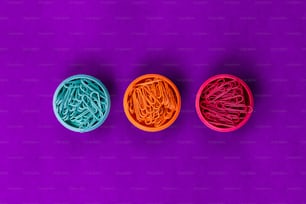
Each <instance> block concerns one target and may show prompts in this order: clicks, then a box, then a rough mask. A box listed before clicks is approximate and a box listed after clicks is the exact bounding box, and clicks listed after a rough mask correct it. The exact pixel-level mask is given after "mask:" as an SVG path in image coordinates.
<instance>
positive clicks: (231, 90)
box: [195, 74, 254, 132]
mask: <svg viewBox="0 0 306 204" xmlns="http://www.w3.org/2000/svg"><path fill="white" fill-rule="evenodd" d="M195 107H196V112H197V115H198V116H199V118H200V120H201V121H202V122H203V123H204V124H205V125H206V126H207V127H209V128H211V129H213V130H215V131H219V132H230V131H234V130H237V129H239V128H241V127H242V126H243V125H245V124H246V123H247V121H248V120H249V118H250V117H251V114H252V112H253V108H254V99H253V94H252V92H251V89H250V88H249V87H248V85H247V84H246V83H245V82H244V81H243V80H242V79H240V78H238V77H236V76H233V75H229V74H220V75H216V76H213V77H211V78H209V79H208V80H207V81H205V82H204V83H203V84H202V85H201V87H200V89H199V90H198V92H197V95H196V101H195Z"/></svg>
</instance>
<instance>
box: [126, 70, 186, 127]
mask: <svg viewBox="0 0 306 204" xmlns="http://www.w3.org/2000/svg"><path fill="white" fill-rule="evenodd" d="M123 108H124V112H125V114H126V116H127V118H128V120H129V121H130V122H131V123H132V124H133V125H134V126H135V127H137V128H139V129H141V130H144V131H148V132H157V131H161V130H164V129H166V128H168V127H169V126H170V125H172V124H173V123H174V121H175V120H176V119H177V117H178V115H179V113H180V110H181V96H180V93H179V90H178V88H177V87H176V86H175V84H174V83H173V82H172V81H171V80H170V79H168V78H166V77H164V76H162V75H159V74H146V75H142V76H140V77H138V78H136V79H135V80H134V81H133V82H132V83H131V84H130V85H129V86H128V88H127V89H126V91H125V94H124V98H123Z"/></svg>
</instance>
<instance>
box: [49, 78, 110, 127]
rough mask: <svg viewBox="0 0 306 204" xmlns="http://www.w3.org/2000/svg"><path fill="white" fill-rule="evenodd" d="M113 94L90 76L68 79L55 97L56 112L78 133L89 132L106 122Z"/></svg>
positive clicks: (61, 120)
mask: <svg viewBox="0 0 306 204" xmlns="http://www.w3.org/2000/svg"><path fill="white" fill-rule="evenodd" d="M110 106H111V101H110V95H109V92H108V90H107V89H106V87H105V86H104V84H103V83H102V82H101V81H100V80H98V79H96V78H95V77H92V76H89V75H84V74H80V75H75V76H71V77H69V78H67V79H65V80H64V81H63V82H62V83H61V84H60V85H59V86H58V87H57V89H56V91H55V93H54V96H53V111H54V113H55V116H56V118H57V119H58V121H59V122H60V123H61V124H62V125H63V126H64V127H66V128H67V129H69V130H72V131H75V132H89V131H92V130H94V129H96V128H98V127H99V126H100V125H102V124H103V123H104V121H105V120H106V118H107V116H108V114H109V111H110Z"/></svg>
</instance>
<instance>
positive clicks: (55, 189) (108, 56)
mask: <svg viewBox="0 0 306 204" xmlns="http://www.w3.org/2000/svg"><path fill="white" fill-rule="evenodd" d="M305 10H306V2H305V1H303V0H287V1H283V0H257V1H252V0H223V1H220V0H154V1H153V0H152V1H149V0H131V1H128V0H105V1H102V0H88V1H87V0H74V1H63V0H36V1H34V0H2V1H1V2H0V67H1V74H0V93H1V100H0V118H1V119H0V120H1V123H0V124H1V130H2V131H1V136H0V160H1V162H0V184H1V185H0V203H73V204H76V203H117V204H119V203H120V204H128V203H141V204H149V203H150V204H153V203H154V204H157V203H181V204H182V203H184V204H187V203H303V202H304V203H305V202H306V189H305V187H306V158H305V153H306V138H305V130H306V128H305V117H306V105H305V102H304V100H305V99H306V95H305V85H306V72H305V66H306V57H305V54H306V12H305ZM79 73H84V74H91V75H94V76H96V77H98V78H99V79H101V80H102V81H103V82H104V83H105V84H106V85H107V87H108V89H109V91H110V93H111V99H112V109H111V113H110V115H109V118H108V119H107V121H106V122H105V123H104V125H103V126H102V127H100V128H99V129H97V130H95V131H93V132H91V133H88V134H78V133H73V132H70V131H69V130H66V129H65V128H64V127H62V126H61V125H60V124H59V123H58V122H57V120H56V118H55V117H54V114H53V112H52V104H51V103H52V95H53V92H54V91H55V89H56V87H57V85H58V84H59V83H60V82H61V81H62V80H63V79H65V78H66V77H68V76H70V75H73V74H79ZM145 73H161V74H164V75H165V76H168V77H169V78H171V79H172V80H173V81H174V82H175V83H176V84H177V86H178V87H179V89H180V91H181V95H182V111H181V114H180V116H179V118H178V119H177V121H176V122H175V123H174V125H173V126H171V128H169V129H167V130H165V131H163V132H159V133H154V134H152V133H145V132H142V131H140V130H138V129H136V128H134V127H133V126H132V125H131V124H130V123H129V122H128V120H127V119H126V117H125V115H124V113H123V108H122V98H123V94H124V91H125V88H126V87H127V86H128V84H129V83H130V82H131V81H132V80H133V79H134V78H135V77H137V76H139V75H141V74H145ZM219 73H231V74H236V75H237V76H239V77H241V78H243V79H244V80H245V81H246V82H247V83H248V84H249V85H250V87H251V88H252V90H253V93H254V96H255V112H254V113H253V115H252V117H251V119H250V121H249V122H248V123H247V125H246V126H244V127H243V128H241V129H240V130H238V131H236V132H233V133H225V134H224V133H217V132H214V131H212V130H210V129H208V128H207V127H205V126H204V125H203V124H202V123H201V122H200V120H199V119H198V117H197V115H196V113H195V108H194V99H195V94H196V92H197V89H198V88H199V87H200V85H201V84H202V83H203V82H204V81H205V80H206V79H207V78H208V77H210V76H212V75H214V74H219Z"/></svg>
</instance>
